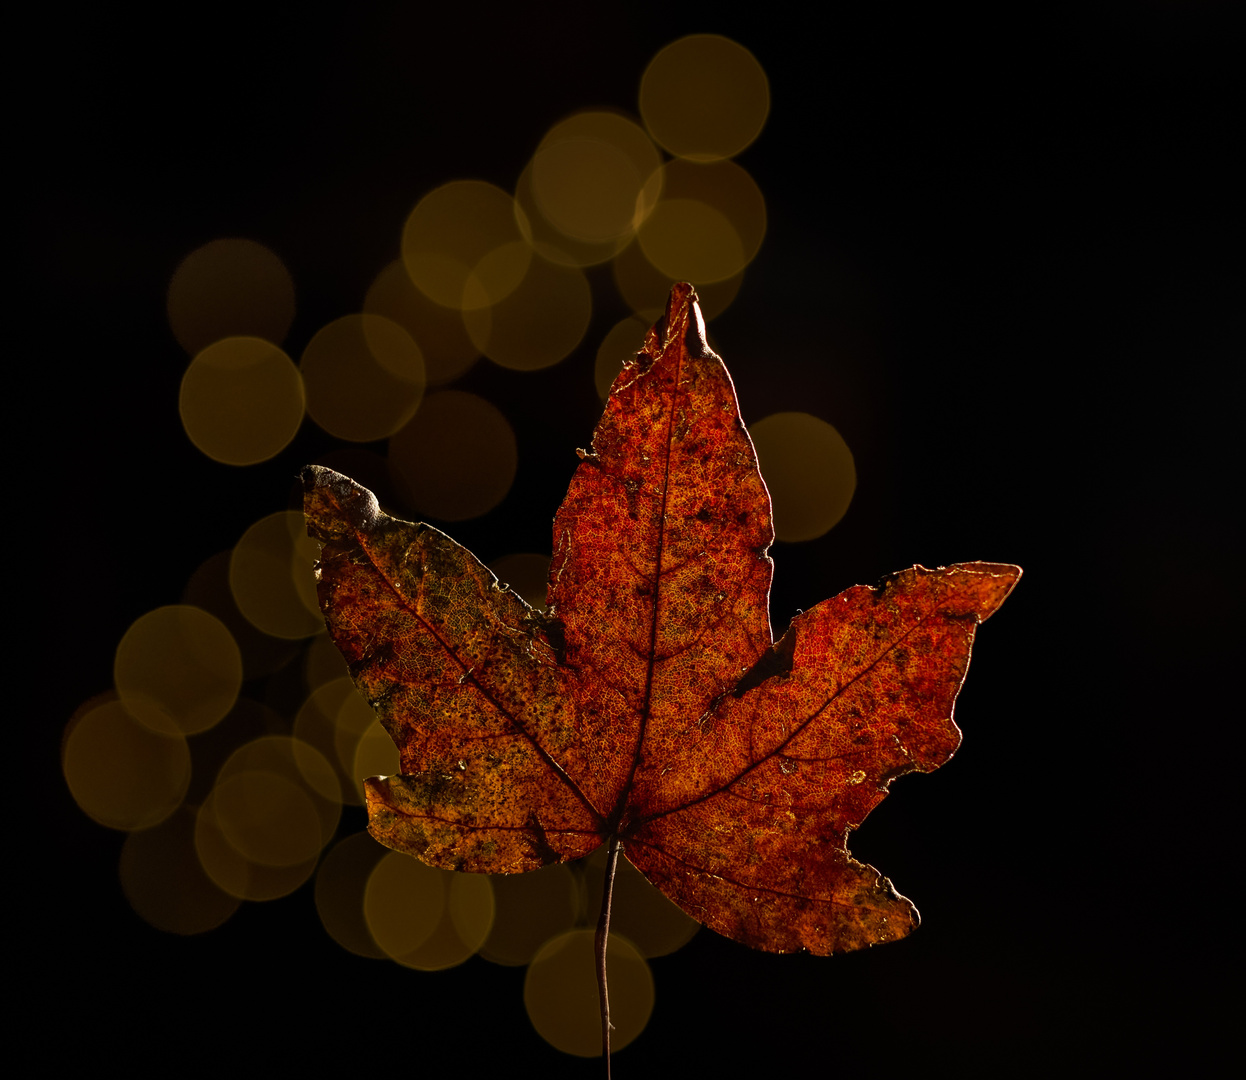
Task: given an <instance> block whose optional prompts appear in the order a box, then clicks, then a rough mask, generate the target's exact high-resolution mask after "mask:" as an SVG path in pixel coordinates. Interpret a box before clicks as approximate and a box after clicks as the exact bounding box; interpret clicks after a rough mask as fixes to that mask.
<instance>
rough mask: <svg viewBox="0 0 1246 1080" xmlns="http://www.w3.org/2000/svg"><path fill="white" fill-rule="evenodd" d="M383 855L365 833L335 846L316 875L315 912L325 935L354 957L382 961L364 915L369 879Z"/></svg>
mask: <svg viewBox="0 0 1246 1080" xmlns="http://www.w3.org/2000/svg"><path fill="white" fill-rule="evenodd" d="M385 855H386V849H385V848H384V847H382V846H381V845H380V844H378V843H377V842H376V841H375V840H373V839H372V837H371V836H369V835H368V834H367V833H366V832H360V833H355V834H354V835H352V836H348V837H346V839H344V840H342V841H340V842H338V843H337V844H336V845H335V846H334V847H333V849H332V850H331V851H330V852H329V853H328V854H327V855H326V856H325V857H324V859H323V861H322V862H321V863H320V868H319V869H318V870H317V871H316V912H317V914H319V916H320V922H321V924H322V925H323V926H324V928H325V932H326V933H327V934H328V935H329V936H330V937H331V938H333V940H334V941H336V942H337V943H338V944H339V945H341V946H342V948H343V949H346V950H347V951H348V952H353V953H354V954H355V955H356V956H367V957H370V958H371V959H374V960H383V959H385V955H386V954H385V951H384V950H383V949H382V948H381V947H380V946H379V945H377V943H376V942H375V941H374V940H373V938H372V932H371V931H370V930H369V929H368V924H367V922H366V921H365V919H364V915H363V896H364V890H365V889H366V888H367V885H368V876H369V875H370V874H371V873H372V871H373V870H374V869H375V867H376V864H377V863H379V862H380V861H381V859H383V858H384V857H385Z"/></svg>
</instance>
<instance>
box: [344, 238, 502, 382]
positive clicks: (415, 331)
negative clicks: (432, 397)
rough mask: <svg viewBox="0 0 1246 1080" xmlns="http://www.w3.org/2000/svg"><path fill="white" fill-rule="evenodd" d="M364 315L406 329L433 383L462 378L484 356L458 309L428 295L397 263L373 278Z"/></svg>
mask: <svg viewBox="0 0 1246 1080" xmlns="http://www.w3.org/2000/svg"><path fill="white" fill-rule="evenodd" d="M363 309H364V312H365V313H367V314H369V315H382V316H384V317H385V318H387V319H390V320H391V321H393V322H396V323H398V325H399V326H401V327H403V329H405V330H406V331H407V333H408V334H410V335H411V339H412V340H413V341H414V342H415V343H416V344H417V345H418V346H419V348H420V353H421V355H423V357H424V372H425V376H426V377H427V379H428V382H429V383H430V384H437V383H447V382H450V380H451V379H456V378H458V376H460V375H462V374H463V372H465V371H466V370H467V369H468V368H469V367H471V366H472V364H473V363H475V362H476V360H477V359H479V357H480V350H479V349H477V348H476V346H475V345H473V344H472V341H471V338H469V337H468V336H467V330H466V328H465V327H464V326H463V320H462V318H461V317H460V316H459V312H458V309H457V308H448V307H442V306H441V305H440V304H438V303H435V302H434V301H432V300H430V299H429V298H428V297H427V296H425V295H424V294H423V293H422V292H420V290H419V289H417V288H416V287H415V284H414V283H413V282H412V281H411V278H410V276H409V275H408V274H407V270H406V267H405V266H403V264H402V262H401V261H399V260H396V261H394V262H392V263H390V264H389V265H388V266H386V267H385V268H384V269H383V270H382V271H381V272H380V273H379V274H377V275H376V277H375V278H374V279H373V281H372V284H371V285H370V286H369V287H368V294H367V296H366V297H365V298H364V302H363Z"/></svg>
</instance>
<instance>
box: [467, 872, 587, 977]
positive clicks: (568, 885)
mask: <svg viewBox="0 0 1246 1080" xmlns="http://www.w3.org/2000/svg"><path fill="white" fill-rule="evenodd" d="M492 880H493V893H494V897H495V903H496V905H497V913H496V915H495V917H494V920H493V928H492V929H491V930H490V932H489V937H488V940H487V941H486V942H485V943H484V945H483V946H482V947H481V949H480V955H481V956H482V957H483V958H484V959H486V960H489V961H491V962H493V963H495V964H502V965H503V966H506V967H518V966H520V965H521V964H527V963H529V962H530V961H531V960H532V958H533V957H534V956H535V955H536V954H537V951H538V950H539V949H540V948H541V946H542V945H544V944H545V943H546V942H547V941H548V940H549V939H550V938H552V937H554V936H556V935H557V934H561V933H562V932H563V931H565V930H570V929H571V928H572V926H574V925H575V918H576V912H577V909H578V898H579V887H578V884H577V881H576V879H575V878H574V877H573V875H572V873H571V870H570V869H569V868H568V867H567V865H566V863H551V864H550V865H549V866H543V867H542V868H541V869H540V870H533V871H531V872H529V873H527V874H497V875H495V876H494V877H493V879H492Z"/></svg>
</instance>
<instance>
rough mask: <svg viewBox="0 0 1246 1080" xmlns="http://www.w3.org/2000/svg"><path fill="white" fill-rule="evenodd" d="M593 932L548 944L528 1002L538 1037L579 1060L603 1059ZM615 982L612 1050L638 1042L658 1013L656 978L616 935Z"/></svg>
mask: <svg viewBox="0 0 1246 1080" xmlns="http://www.w3.org/2000/svg"><path fill="white" fill-rule="evenodd" d="M593 938H594V932H593V931H592V930H589V929H580V930H568V931H566V932H565V933H562V934H559V935H558V936H557V937H555V938H552V939H550V940H549V941H547V942H546V943H545V944H544V945H543V946H542V947H541V949H540V951H539V952H538V953H537V954H536V956H535V957H533V959H532V963H531V964H529V965H528V974H527V977H526V978H525V979H524V991H523V1000H524V1007H525V1008H526V1009H527V1010H528V1018H529V1019H530V1020H531V1021H532V1026H533V1027H535V1028H536V1030H537V1033H538V1034H539V1035H540V1036H541V1038H543V1039H544V1040H545V1041H546V1042H548V1043H549V1044H550V1045H552V1046H554V1047H557V1048H558V1049H559V1050H561V1051H563V1052H564V1053H567V1054H575V1055H576V1056H578V1057H598V1056H599V1055H600V1054H601V1012H600V1009H599V1006H598V1000H597V975H596V972H597V961H596V955H595V951H594V944H593ZM606 963H607V967H608V969H609V978H610V1022H611V1024H612V1025H613V1027H614V1031H613V1032H612V1033H611V1035H610V1046H611V1049H612V1050H622V1049H623V1047H625V1046H627V1044H628V1043H630V1042H631V1041H632V1040H633V1039H635V1038H636V1036H637V1035H639V1034H640V1033H641V1032H642V1031H643V1030H644V1028H645V1025H646V1024H648V1022H649V1017H650V1015H651V1014H652V1013H653V1000H654V990H653V974H652V972H651V971H650V970H649V965H648V963H647V962H646V961H645V958H644V957H643V956H641V955H640V953H639V952H637V951H636V947H635V946H634V945H632V944H631V942H629V941H627V940H626V939H625V938H622V937H619V936H618V935H617V934H611V935H610V938H609V941H608V943H607V946H606Z"/></svg>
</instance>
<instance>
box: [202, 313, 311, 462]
mask: <svg viewBox="0 0 1246 1080" xmlns="http://www.w3.org/2000/svg"><path fill="white" fill-rule="evenodd" d="M303 408H304V397H303V381H302V379H301V378H300V377H299V373H298V369H297V368H295V366H294V363H293V361H292V360H291V359H290V358H289V357H288V356H287V355H286V354H285V353H284V352H282V351H281V349H279V348H278V347H277V346H276V345H274V344H272V343H271V342H269V341H265V340H264V339H263V338H257V337H228V338H224V339H223V340H221V341H217V342H216V343H215V344H212V345H209V346H208V347H207V348H206V349H204V350H202V351H201V352H199V353H198V354H197V355H196V356H195V358H194V359H193V360H192V361H191V362H190V366H189V367H188V368H187V369H186V373H185V374H184V375H183V376H182V385H181V389H180V390H179V392H178V413H179V414H180V415H181V418H182V427H183V428H184V429H185V430H186V435H187V437H188V438H189V439H190V441H191V442H192V443H194V444H195V446H196V447H198V449H199V450H201V451H202V452H203V453H204V454H206V455H207V456H208V457H210V458H211V459H212V460H213V461H219V462H221V463H222V464H224V465H255V464H257V463H258V462H261V461H267V460H268V459H269V458H271V457H274V456H275V455H277V454H279V453H280V452H281V451H282V450H284V449H285V448H286V446H288V445H289V443H290V440H291V439H293V438H294V436H295V434H296V433H297V432H298V429H299V425H300V424H301V423H302V422H303Z"/></svg>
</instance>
